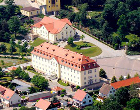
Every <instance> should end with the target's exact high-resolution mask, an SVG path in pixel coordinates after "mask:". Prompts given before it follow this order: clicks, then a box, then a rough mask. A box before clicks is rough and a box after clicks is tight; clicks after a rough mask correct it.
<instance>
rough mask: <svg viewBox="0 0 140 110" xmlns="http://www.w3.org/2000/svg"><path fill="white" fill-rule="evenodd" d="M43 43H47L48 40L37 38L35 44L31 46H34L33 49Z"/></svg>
mask: <svg viewBox="0 0 140 110" xmlns="http://www.w3.org/2000/svg"><path fill="white" fill-rule="evenodd" d="M43 42H46V40H44V39H41V38H36V39H35V40H34V42H33V43H30V45H32V46H33V47H36V46H38V45H40V44H42V43H43Z"/></svg>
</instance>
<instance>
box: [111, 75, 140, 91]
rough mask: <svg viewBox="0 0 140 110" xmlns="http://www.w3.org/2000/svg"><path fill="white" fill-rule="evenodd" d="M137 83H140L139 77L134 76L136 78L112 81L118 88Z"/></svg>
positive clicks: (112, 84)
mask: <svg viewBox="0 0 140 110" xmlns="http://www.w3.org/2000/svg"><path fill="white" fill-rule="evenodd" d="M136 83H140V78H139V77H134V78H130V79H126V80H122V81H118V82H115V83H111V86H113V87H114V88H115V89H118V88H120V87H125V86H130V85H131V84H136Z"/></svg>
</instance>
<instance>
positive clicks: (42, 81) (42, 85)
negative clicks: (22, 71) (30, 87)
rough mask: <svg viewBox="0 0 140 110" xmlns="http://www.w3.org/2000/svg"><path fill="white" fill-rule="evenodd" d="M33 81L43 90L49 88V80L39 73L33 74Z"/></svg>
mask: <svg viewBox="0 0 140 110" xmlns="http://www.w3.org/2000/svg"><path fill="white" fill-rule="evenodd" d="M31 82H32V83H33V84H34V85H35V86H37V87H39V88H40V89H41V90H45V89H47V88H48V80H46V79H45V78H44V77H42V76H39V75H35V76H33V78H32V79H31Z"/></svg>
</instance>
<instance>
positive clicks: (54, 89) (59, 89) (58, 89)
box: [52, 86, 63, 91]
mask: <svg viewBox="0 0 140 110" xmlns="http://www.w3.org/2000/svg"><path fill="white" fill-rule="evenodd" d="M52 90H53V91H61V90H63V88H61V87H58V86H56V87H54V88H52Z"/></svg>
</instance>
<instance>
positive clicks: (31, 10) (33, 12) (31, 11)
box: [20, 7, 40, 17]
mask: <svg viewBox="0 0 140 110" xmlns="http://www.w3.org/2000/svg"><path fill="white" fill-rule="evenodd" d="M20 11H21V13H22V15H25V16H28V17H33V16H37V15H38V14H40V9H39V8H35V7H25V8H22V9H21V10H20Z"/></svg>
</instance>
